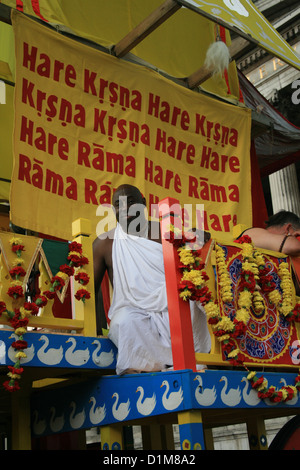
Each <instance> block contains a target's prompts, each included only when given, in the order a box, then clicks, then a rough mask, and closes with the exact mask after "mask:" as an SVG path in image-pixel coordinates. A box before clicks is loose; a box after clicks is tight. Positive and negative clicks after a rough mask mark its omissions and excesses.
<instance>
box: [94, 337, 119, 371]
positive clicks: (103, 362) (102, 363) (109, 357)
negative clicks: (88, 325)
mask: <svg viewBox="0 0 300 470" xmlns="http://www.w3.org/2000/svg"><path fill="white" fill-rule="evenodd" d="M92 344H96V345H97V347H96V349H95V351H94V352H93V355H92V361H93V363H94V364H95V365H97V366H98V367H108V366H110V365H111V364H112V363H113V362H114V357H115V356H114V352H113V350H112V349H111V350H110V351H109V352H106V351H102V352H101V353H100V354H98V353H99V351H100V349H101V342H100V341H99V340H97V339H95V341H93V342H92Z"/></svg>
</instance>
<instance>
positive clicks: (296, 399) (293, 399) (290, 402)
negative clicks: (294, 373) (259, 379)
mask: <svg viewBox="0 0 300 470" xmlns="http://www.w3.org/2000/svg"><path fill="white" fill-rule="evenodd" d="M279 383H281V384H283V386H284V387H286V386H287V383H286V380H285V379H284V378H281V379H280V381H279ZM297 402H298V392H297V395H296V396H295V397H294V398H292V399H291V400H288V401H286V402H285V403H286V404H287V405H296V403H297Z"/></svg>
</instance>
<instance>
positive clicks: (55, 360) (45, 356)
mask: <svg viewBox="0 0 300 470" xmlns="http://www.w3.org/2000/svg"><path fill="white" fill-rule="evenodd" d="M39 341H44V344H43V346H42V347H41V348H40V349H39V350H38V352H37V357H38V359H39V360H40V361H41V362H42V363H43V364H47V365H48V366H54V365H56V364H59V363H60V362H61V361H62V359H63V356H64V350H63V347H62V346H60V348H58V349H55V348H49V349H48V351H46V349H47V348H48V346H49V338H48V336H46V335H42V336H41V337H40V338H39Z"/></svg>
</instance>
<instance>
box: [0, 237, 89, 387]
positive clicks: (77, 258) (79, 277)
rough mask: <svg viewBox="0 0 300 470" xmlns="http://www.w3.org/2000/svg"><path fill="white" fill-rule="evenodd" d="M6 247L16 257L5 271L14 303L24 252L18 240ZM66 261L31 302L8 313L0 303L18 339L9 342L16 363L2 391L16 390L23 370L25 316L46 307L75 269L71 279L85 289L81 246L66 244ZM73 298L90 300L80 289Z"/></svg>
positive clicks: (22, 273) (0, 310) (19, 290)
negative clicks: (8, 278) (10, 266)
mask: <svg viewBox="0 0 300 470" xmlns="http://www.w3.org/2000/svg"><path fill="white" fill-rule="evenodd" d="M10 244H11V249H12V251H13V252H14V253H15V254H16V259H15V260H14V261H13V268H12V269H11V270H10V271H9V273H10V276H11V278H12V281H11V285H10V287H9V288H8V291H7V294H8V295H9V296H10V297H11V298H13V299H14V300H18V299H21V298H23V297H24V294H23V287H22V284H23V283H22V281H21V278H23V277H24V276H25V275H26V271H25V269H24V268H23V266H22V265H23V264H24V260H23V258H22V252H23V251H25V247H24V245H23V244H22V240H21V239H19V238H15V237H13V238H12V239H11V240H10ZM67 259H68V261H69V264H64V265H61V266H60V268H59V272H58V273H57V274H56V275H55V276H53V277H52V279H51V281H50V282H51V287H50V289H49V290H47V291H44V292H43V293H42V294H39V295H37V296H36V297H35V298H34V300H33V301H32V302H24V304H23V307H20V308H16V309H14V311H13V312H12V311H10V310H8V309H7V307H6V304H5V302H3V301H0V316H1V315H2V314H3V313H5V314H6V315H7V317H8V321H9V322H10V324H11V326H12V327H13V328H14V333H15V335H16V336H17V337H18V339H17V340H15V341H14V342H13V343H12V347H13V348H15V350H16V351H17V352H16V355H15V359H16V362H15V364H14V365H13V366H8V369H9V372H8V374H7V375H8V376H9V378H10V379H9V380H7V381H5V382H4V383H3V386H4V388H5V389H6V390H7V391H9V392H14V391H16V390H19V389H20V385H19V382H18V380H19V379H20V378H21V374H22V373H23V371H24V369H23V367H21V359H23V358H26V357H27V356H26V353H25V352H24V350H25V349H26V348H27V346H28V344H27V341H25V340H24V335H25V333H26V332H27V325H28V323H29V317H30V316H31V315H37V314H38V313H39V309H40V308H42V307H44V306H45V305H47V303H48V301H49V300H52V299H54V298H55V295H56V292H57V291H59V292H61V291H62V289H63V287H64V286H65V283H66V281H67V280H68V279H69V277H70V276H73V275H74V274H75V268H79V270H78V271H77V272H76V274H75V280H76V281H77V282H79V283H80V284H81V285H82V286H86V285H87V284H88V283H89V280H90V279H89V276H88V274H87V273H86V272H85V271H84V269H83V267H84V266H85V265H87V264H88V263H89V261H88V259H87V257H86V256H84V255H83V254H82V245H81V244H80V243H77V242H72V243H70V244H69V253H68V257H67ZM75 298H76V299H77V300H81V301H82V302H85V300H86V299H89V298H90V293H89V292H88V291H87V290H86V289H85V288H82V289H79V290H78V291H77V292H76V294H75Z"/></svg>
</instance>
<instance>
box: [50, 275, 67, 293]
mask: <svg viewBox="0 0 300 470" xmlns="http://www.w3.org/2000/svg"><path fill="white" fill-rule="evenodd" d="M51 284H52V286H53V288H54V289H55V290H59V291H60V290H61V289H62V288H63V287H64V285H65V281H64V280H63V279H62V278H61V277H60V276H54V277H53V278H52V279H51Z"/></svg>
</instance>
